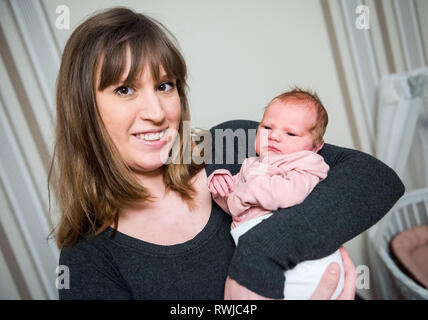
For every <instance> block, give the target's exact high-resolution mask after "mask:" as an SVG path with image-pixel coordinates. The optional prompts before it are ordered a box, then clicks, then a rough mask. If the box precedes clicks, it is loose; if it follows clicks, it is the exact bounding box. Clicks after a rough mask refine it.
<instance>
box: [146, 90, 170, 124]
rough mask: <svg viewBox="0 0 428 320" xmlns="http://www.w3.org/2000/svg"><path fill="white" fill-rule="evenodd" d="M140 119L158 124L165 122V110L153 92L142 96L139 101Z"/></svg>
mask: <svg viewBox="0 0 428 320" xmlns="http://www.w3.org/2000/svg"><path fill="white" fill-rule="evenodd" d="M140 107H141V110H140V117H141V118H142V119H144V120H149V121H152V122H156V123H160V122H162V121H164V120H165V110H164V108H163V105H162V101H161V100H160V99H159V97H158V96H157V95H156V93H155V92H147V93H145V94H143V96H142V99H141V101H140Z"/></svg>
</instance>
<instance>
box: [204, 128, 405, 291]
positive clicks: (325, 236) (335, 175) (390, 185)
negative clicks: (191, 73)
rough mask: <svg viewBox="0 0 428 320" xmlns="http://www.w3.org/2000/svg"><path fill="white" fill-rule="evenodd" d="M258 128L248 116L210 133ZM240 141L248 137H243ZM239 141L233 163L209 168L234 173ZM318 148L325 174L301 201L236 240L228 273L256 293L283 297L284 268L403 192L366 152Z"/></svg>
mask: <svg viewBox="0 0 428 320" xmlns="http://www.w3.org/2000/svg"><path fill="white" fill-rule="evenodd" d="M256 127H257V123H255V122H251V121H245V120H237V121H229V122H226V123H223V124H220V125H218V126H216V127H214V128H213V129H211V133H212V135H213V140H215V137H216V136H215V131H216V130H223V131H224V130H227V129H229V128H230V129H231V130H232V131H234V132H236V131H237V129H239V128H243V129H244V130H245V131H247V132H248V130H254V129H255V128H256ZM219 136H220V135H217V137H219ZM250 136H254V134H250ZM235 142H236V137H235ZM241 142H244V143H245V142H247V141H243V139H242V138H241ZM239 143H240V139H239V138H238V144H236V143H235V144H234V145H235V156H234V160H235V162H234V163H233V164H227V163H226V162H223V163H225V164H220V163H213V164H211V165H210V166H207V173H208V174H209V172H210V171H211V170H213V168H220V167H223V168H224V167H226V168H227V169H228V170H229V171H231V172H232V174H234V172H236V171H237V170H239V163H238V160H239V159H238V158H239V156H240V155H238V151H236V150H237V149H239V146H238V145H239ZM219 145H220V144H219V143H218V141H214V142H213V152H214V153H217V154H218V153H219V152H223V153H227V152H226V151H227V150H217V149H218V146H219ZM253 145H254V141H248V148H247V153H248V152H249V153H253V152H254V151H253V150H252V149H251V148H254V147H253ZM319 153H320V154H321V155H322V156H323V157H324V160H325V162H326V163H327V164H328V165H329V166H330V171H329V174H328V176H327V178H326V179H325V180H324V181H322V182H321V183H319V184H318V185H317V186H316V187H315V189H314V190H313V191H312V193H311V194H310V195H309V196H308V197H307V198H306V199H305V200H304V201H303V203H301V204H299V205H296V206H293V207H290V208H285V209H279V210H277V211H276V212H274V215H272V216H271V217H270V218H269V219H266V220H264V221H263V222H262V223H260V224H258V225H257V226H255V227H254V228H253V229H251V230H250V231H248V232H247V233H246V234H244V235H243V236H241V237H240V239H239V245H238V246H237V248H236V250H235V253H234V256H233V258H232V261H231V264H230V267H229V276H230V277H231V278H232V279H234V280H236V281H237V282H239V283H240V284H241V285H243V286H245V287H247V288H248V289H250V290H252V291H254V292H256V293H258V294H260V295H263V296H266V297H270V298H283V289H284V281H285V279H284V271H286V270H289V269H291V268H293V267H294V266H295V265H296V264H298V263H300V262H302V261H305V260H314V259H319V258H322V257H325V256H327V255H329V254H331V253H333V252H334V251H335V250H337V249H338V248H339V247H340V246H341V245H342V244H343V243H345V242H347V241H349V240H351V239H352V238H354V237H355V236H357V235H358V234H360V233H362V232H363V231H365V230H367V229H368V228H370V227H371V226H372V225H374V224H375V223H376V222H377V221H379V220H380V219H381V218H382V217H383V216H384V215H385V214H386V213H387V212H388V211H389V209H390V208H391V207H392V206H393V205H394V203H395V202H396V201H397V200H398V199H399V198H400V197H401V196H402V194H403V193H404V186H403V184H402V182H401V181H400V179H399V178H398V176H397V175H396V174H395V172H394V171H393V170H392V169H391V168H389V167H388V166H386V165H385V164H383V163H382V162H381V161H379V160H377V159H376V158H374V157H372V156H370V155H368V154H365V153H363V152H359V151H356V150H351V149H346V148H341V147H337V146H333V145H328V144H326V145H325V146H324V148H323V149H322V150H321V151H320V152H319ZM220 158H221V157H217V160H218V159H220ZM213 159H214V158H213ZM225 159H226V155H224V160H225Z"/></svg>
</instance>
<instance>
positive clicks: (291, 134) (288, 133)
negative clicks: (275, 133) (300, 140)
mask: <svg viewBox="0 0 428 320" xmlns="http://www.w3.org/2000/svg"><path fill="white" fill-rule="evenodd" d="M287 135H289V136H291V137H295V136H296V134H294V133H292V132H287Z"/></svg>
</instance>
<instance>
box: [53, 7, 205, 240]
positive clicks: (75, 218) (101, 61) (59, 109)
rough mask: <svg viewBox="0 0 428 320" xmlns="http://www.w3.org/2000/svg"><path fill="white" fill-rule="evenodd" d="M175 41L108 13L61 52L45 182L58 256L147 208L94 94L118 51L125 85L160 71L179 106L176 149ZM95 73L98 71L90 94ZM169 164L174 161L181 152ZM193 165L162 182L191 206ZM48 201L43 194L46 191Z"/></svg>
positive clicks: (139, 19) (149, 25) (178, 58)
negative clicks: (139, 205)
mask: <svg viewBox="0 0 428 320" xmlns="http://www.w3.org/2000/svg"><path fill="white" fill-rule="evenodd" d="M174 41H175V38H174V37H173V36H172V34H171V33H170V32H169V31H168V30H167V29H166V28H165V27H164V26H162V25H161V24H160V23H159V22H157V21H155V20H153V19H151V18H149V17H147V16H144V15H143V14H140V13H136V12H134V11H132V10H129V9H127V8H113V9H109V10H106V11H103V12H101V13H97V14H95V15H94V16H92V17H90V18H89V19H87V20H86V21H85V22H83V23H82V24H81V25H79V26H78V27H77V28H76V29H75V30H74V32H73V33H72V35H71V36H70V38H69V40H68V41H67V44H66V46H65V48H64V52H63V55H62V61H61V67H60V70H59V74H58V78H57V89H56V90H57V91H56V133H55V147H54V154H53V157H52V162H51V167H50V171H49V177H48V187H49V186H50V185H52V186H53V188H54V191H55V195H56V197H57V200H58V204H59V207H60V210H61V218H60V220H59V223H58V225H57V227H56V230H53V231H52V233H51V234H53V233H56V236H57V245H58V247H59V248H62V247H64V246H72V245H74V244H75V243H76V242H77V241H78V240H79V239H80V238H81V237H82V236H83V235H89V236H96V235H98V234H99V233H101V232H102V231H104V230H105V229H106V228H107V227H108V226H110V225H111V224H114V226H115V229H117V226H118V221H119V211H120V209H121V208H123V207H124V206H127V205H130V204H132V203H135V202H136V201H139V202H140V201H150V200H151V199H152V198H151V196H150V193H149V192H148V191H147V190H146V189H145V188H144V187H143V186H142V185H141V184H140V183H138V182H137V179H136V177H135V175H134V174H133V173H132V171H131V170H130V168H129V167H128V166H127V165H126V164H125V163H124V161H123V160H122V158H121V157H120V155H119V152H118V150H117V149H116V147H115V146H114V144H113V142H112V140H111V139H110V137H109V135H108V133H107V131H106V129H105V128H104V125H103V122H102V120H101V117H100V114H99V112H98V108H97V104H96V100H95V92H96V91H95V90H103V89H105V88H106V87H108V86H110V85H112V84H117V83H118V82H119V81H120V77H121V76H123V72H124V70H125V62H126V51H127V50H129V51H130V53H131V69H130V71H129V73H128V75H127V79H126V80H125V83H127V82H133V81H134V80H135V79H136V78H137V76H138V75H139V74H141V72H142V68H143V66H149V68H150V69H151V74H152V76H153V78H154V79H155V80H159V70H160V67H163V69H164V70H165V72H166V73H167V75H168V76H169V77H171V78H174V79H176V84H177V90H178V93H179V96H180V101H181V121H180V128H179V134H180V148H179V150H183V149H184V146H185V145H186V144H187V143H188V140H189V139H190V137H187V136H184V135H183V121H186V120H190V113H189V106H188V101H187V97H186V76H187V70H186V64H185V61H184V58H183V57H182V55H181V53H180V51H179V50H178V49H177V46H176V45H174V43H173V42H174ZM97 70H101V72H100V77H99V81H98V88H96V76H97ZM176 156H178V157H180V158H182V157H183V155H182V152H180V153H179V154H177V155H176ZM201 168H202V166H201V165H196V164H193V163H191V164H184V163H183V161H173V162H172V163H171V164H169V165H166V166H165V170H164V182H165V185H166V187H167V188H168V189H169V190H173V191H175V192H177V193H178V194H179V195H180V196H181V198H182V199H183V200H184V201H186V203H187V204H188V205H189V206H190V207H192V206H193V201H192V199H193V195H194V193H195V190H194V189H193V188H192V185H191V179H192V177H193V176H194V175H195V174H196V173H197V172H198V171H199V170H200V169H201ZM49 195H50V188H49Z"/></svg>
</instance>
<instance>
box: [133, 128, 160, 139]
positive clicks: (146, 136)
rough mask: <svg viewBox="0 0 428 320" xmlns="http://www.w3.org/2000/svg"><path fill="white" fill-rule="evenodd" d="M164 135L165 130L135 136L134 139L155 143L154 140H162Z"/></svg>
mask: <svg viewBox="0 0 428 320" xmlns="http://www.w3.org/2000/svg"><path fill="white" fill-rule="evenodd" d="M165 133H166V129H165V130H163V131H161V132H156V133H145V134H137V135H136V137H137V138H139V139H142V140H146V141H155V140H159V139H162V137H163V136H164V135H165Z"/></svg>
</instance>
